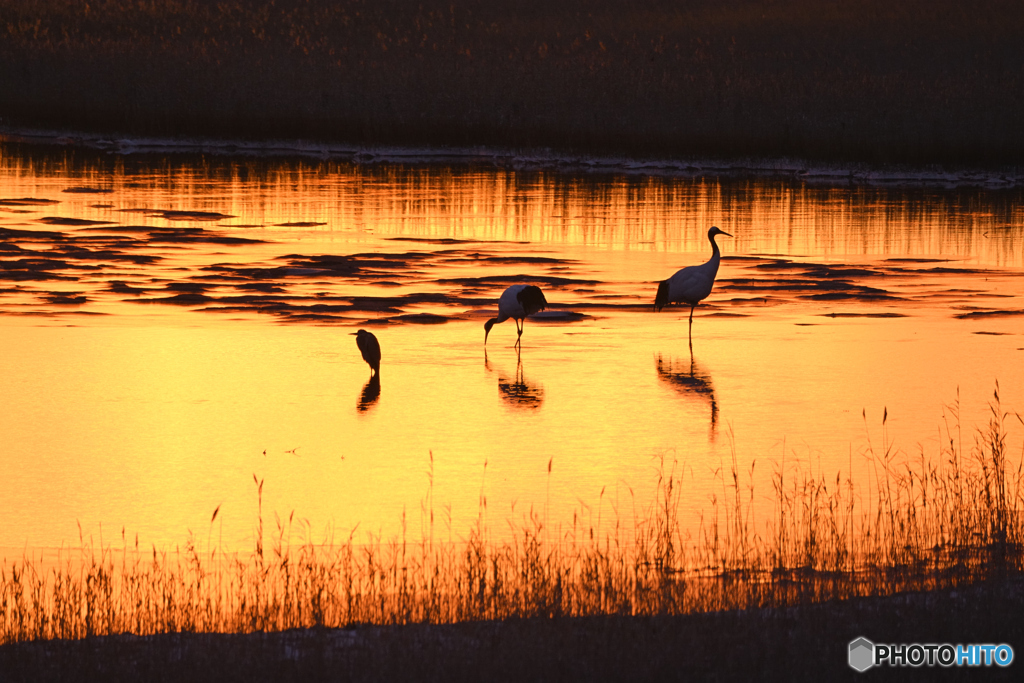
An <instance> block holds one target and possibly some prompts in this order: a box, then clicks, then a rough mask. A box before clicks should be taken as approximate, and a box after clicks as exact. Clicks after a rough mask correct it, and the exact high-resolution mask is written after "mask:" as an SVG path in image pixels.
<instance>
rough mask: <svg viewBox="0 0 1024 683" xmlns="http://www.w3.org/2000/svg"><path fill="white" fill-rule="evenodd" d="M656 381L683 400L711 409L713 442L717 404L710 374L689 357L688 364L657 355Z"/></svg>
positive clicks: (715, 430) (715, 432)
mask: <svg viewBox="0 0 1024 683" xmlns="http://www.w3.org/2000/svg"><path fill="white" fill-rule="evenodd" d="M655 369H656V370H657V372H658V379H660V380H661V381H663V382H665V383H666V384H668V385H669V386H671V387H672V388H673V389H675V390H676V392H677V393H678V394H679V395H680V396H682V397H683V398H686V399H690V400H692V401H694V402H700V403H706V404H708V406H709V407H710V409H711V440H712V441H714V440H715V436H716V434H717V431H718V402H717V401H716V400H715V387H714V384H712V382H711V374H710V373H709V372H708V371H707V368H705V367H703V366H701V365H700V364H698V363H697V361H696V360H695V359H694V358H693V356H690V362H689V363H686V362H685V361H675V360H673V359H671V358H669V359H668V360H665V359H663V358H662V357H661V354H660V353H659V354H658V357H657V359H656V360H655Z"/></svg>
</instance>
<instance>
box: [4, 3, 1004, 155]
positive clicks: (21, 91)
mask: <svg viewBox="0 0 1024 683" xmlns="http://www.w3.org/2000/svg"><path fill="white" fill-rule="evenodd" d="M1022 33H1024V10H1022V9H1021V6H1020V5H1019V3H1014V2H986V3H982V4H980V5H971V6H967V5H964V4H963V3H957V2H953V1H952V0H941V1H940V2H924V1H921V2H917V1H915V2H909V3H908V2H901V3H898V4H897V5H894V4H893V3H887V2H882V1H880V0H858V1H857V2H828V3H824V4H822V3H820V2H812V1H809V0H785V1H784V2H744V1H730V2H725V3H723V2H719V1H714V2H691V3H686V4H685V6H683V5H680V4H679V3H674V2H666V1H662V0H653V1H650V2H642V3H631V4H629V5H628V6H627V5H621V4H617V3H607V2H605V3H593V2H582V1H579V0H569V1H567V2H557V3H545V2H525V3H524V2H520V1H516V2H506V1H501V2H491V1H487V2H483V1H479V0H457V1H456V2H449V1H448V0H444V2H435V1H431V0H428V1H426V2H407V1H405V0H390V1H388V2H368V1H363V0H351V1H349V2H344V3H336V2H326V1H324V0H312V1H302V2H300V1H296V0H284V1H280V0H278V1H270V0H266V1H264V0H249V1H246V0H234V1H232V2H220V3H212V4H211V3H201V2H190V1H187V0H186V1H182V2H171V3H149V2H135V1H134V0H104V1H102V2H92V3H88V4H82V3H72V2H63V1H59V0H45V1H43V2H34V3H31V4H26V3H22V2H16V1H13V0H4V1H3V2H0V117H2V122H3V123H4V124H5V125H7V126H12V125H14V126H28V127H41V126H43V127H45V126H49V127H60V128H65V129H66V128H72V129H87V130H93V131H102V132H105V133H108V134H141V135H158V136H178V135H212V136H221V137H227V138H257V139H267V138H277V139H280V138H289V139H292V138H306V139H319V140H328V141H334V142H341V143H348V144H354V145H381V144H402V145H459V146H473V145H491V146H499V147H513V148H524V147H555V148H559V149H562V150H568V151H575V152H587V153H594V152H597V153H608V154H625V155H628V156H675V157H679V156H693V155H713V156H732V155H741V156H759V155H772V156H777V155H790V156H803V157H814V158H824V159H854V160H865V161H873V162H887V161H908V162H918V163H919V162H936V161H938V162H942V161H946V162H958V161H964V162H984V163H1007V164H1013V163H1016V162H1017V161H1018V160H1019V158H1020V153H1021V151H1022V150H1024V133H1022V132H1021V128H1020V126H1019V121H1018V109H1019V102H1018V101H1017V100H1018V93H1019V92H1021V89H1022V87H1024V71H1022V64H1024V47H1022V46H1021V41H1020V40H1019V37H1020V35H1021V34H1022Z"/></svg>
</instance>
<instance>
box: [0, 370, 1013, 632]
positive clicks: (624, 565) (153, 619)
mask: <svg viewBox="0 0 1024 683" xmlns="http://www.w3.org/2000/svg"><path fill="white" fill-rule="evenodd" d="M950 415H951V417H952V421H951V423H950V424H947V425H945V427H944V435H945V442H944V443H943V445H942V446H941V448H940V449H939V451H938V452H936V453H934V454H933V455H932V456H931V457H926V456H925V454H923V453H922V454H921V455H920V457H916V456H915V457H912V456H908V455H906V454H905V453H902V452H901V451H899V450H898V449H896V448H895V447H894V445H893V444H892V443H891V442H890V441H889V440H888V436H887V431H886V430H887V426H886V422H887V415H884V416H883V420H882V439H881V445H880V447H878V448H877V449H876V447H875V446H874V445H873V444H870V445H869V446H868V449H867V452H866V456H867V457H868V458H869V459H870V463H871V475H870V478H869V481H868V482H866V483H861V482H854V481H853V479H852V476H847V477H846V478H844V477H843V476H842V475H841V474H840V475H837V476H835V478H830V477H826V476H825V475H824V474H823V473H821V474H814V473H811V472H809V471H807V470H805V469H802V468H800V467H798V466H796V465H795V464H793V463H787V462H785V461H783V462H781V463H777V464H776V465H775V467H774V471H773V489H774V490H773V498H774V505H775V507H774V512H773V513H772V515H771V518H770V519H768V520H765V521H764V523H763V524H760V525H759V524H758V523H757V520H755V518H754V515H753V509H752V506H751V501H752V500H753V499H754V491H753V486H752V484H749V483H744V481H743V479H744V477H743V476H742V475H743V474H744V473H742V472H740V468H739V465H738V459H737V457H736V455H735V452H734V453H733V456H732V461H731V466H729V465H726V467H724V468H723V470H722V472H723V476H722V481H721V485H722V491H723V497H722V498H721V499H717V498H716V499H715V500H714V501H713V502H712V506H711V509H710V510H709V511H705V513H704V514H702V515H701V518H700V520H699V525H698V526H697V528H698V531H697V532H696V533H687V532H684V531H683V528H684V525H683V524H682V523H681V520H680V511H681V510H682V509H683V508H682V505H681V502H680V500H681V491H682V486H683V484H684V481H683V477H682V476H681V475H680V474H679V473H678V472H679V471H680V470H681V468H680V467H679V466H678V463H676V462H675V461H672V460H669V459H667V458H662V459H661V460H660V461H659V467H658V469H657V487H656V495H655V497H654V499H653V500H652V502H651V503H650V504H649V505H648V506H647V507H646V509H643V510H641V511H640V514H639V515H638V519H637V521H636V523H635V524H633V525H629V526H628V527H627V525H626V524H625V522H624V521H623V520H621V519H619V520H614V521H613V523H612V524H611V526H610V527H609V526H607V524H608V523H607V522H605V526H602V525H601V522H600V521H599V522H598V524H597V525H596V526H595V525H583V524H582V523H579V521H578V520H579V517H578V518H577V521H575V522H574V523H573V525H572V527H571V528H569V529H557V530H553V529H549V528H548V526H547V525H546V522H545V519H544V516H543V515H542V514H541V513H539V512H536V511H531V513H530V515H529V516H528V517H527V518H526V520H525V521H524V522H523V523H521V524H518V525H514V526H513V528H512V533H511V536H509V535H505V536H503V538H504V539H505V540H501V539H498V538H496V537H494V536H492V534H491V532H490V529H489V528H488V525H487V523H486V502H485V500H484V499H483V498H482V499H481V507H480V512H479V517H478V521H477V522H476V524H475V525H474V526H473V527H472V528H470V529H469V530H468V534H467V535H466V537H465V540H463V541H459V542H452V541H448V542H438V541H436V540H435V536H436V535H438V534H437V533H436V531H437V530H436V529H435V521H434V520H435V510H434V501H433V493H432V490H433V487H432V481H433V480H432V477H433V459H432V458H431V469H430V473H429V478H430V481H431V486H430V488H429V492H428V494H427V497H426V499H425V500H424V502H423V518H422V524H423V531H422V533H421V537H420V538H419V539H418V540H415V541H411V540H409V539H408V538H407V537H406V536H405V534H404V532H403V535H402V536H401V537H398V538H394V539H391V540H389V541H384V540H382V539H380V538H371V539H370V540H369V541H368V542H366V543H357V542H356V541H355V539H354V538H353V537H352V536H350V537H349V538H348V539H346V540H345V541H343V542H337V543H328V544H326V545H314V544H312V543H306V544H302V545H293V544H291V543H290V542H289V539H290V536H291V533H292V520H291V518H289V519H288V521H282V520H280V519H278V520H277V521H276V533H275V534H273V535H272V536H271V539H270V548H269V549H267V547H266V546H265V545H264V536H265V534H264V527H263V511H262V491H263V482H262V481H260V480H255V477H254V480H255V482H256V495H257V501H258V506H259V507H258V509H259V513H258V518H257V527H256V534H255V538H256V541H255V548H254V549H253V551H252V552H251V554H249V555H248V556H244V555H234V554H226V553H224V552H222V551H221V550H219V549H217V548H209V549H206V550H203V549H201V547H200V546H201V543H200V541H199V539H197V538H196V537H195V536H194V535H191V534H190V535H189V537H188V539H187V542H186V543H185V546H184V548H183V549H181V550H179V551H175V552H173V553H169V552H163V551H159V550H157V549H155V548H154V549H153V550H152V552H147V551H145V550H143V549H140V548H139V547H137V544H136V546H135V547H131V546H130V545H129V543H128V542H127V540H123V547H122V548H119V549H115V548H112V547H105V546H101V547H95V546H93V545H91V544H90V543H85V542H84V541H83V550H82V552H81V553H80V554H79V553H78V552H77V551H72V552H69V553H68V554H67V555H66V556H65V557H64V558H63V559H62V560H61V561H59V562H58V564H57V566H55V567H52V568H50V569H44V568H43V566H42V565H41V563H39V562H35V561H33V560H32V559H31V558H29V557H26V558H23V559H21V560H20V561H13V562H12V561H8V560H5V561H4V563H3V566H2V569H0V644H2V643H12V642H20V641H28V640H42V639H55V638H62V639H77V638H83V637H87V636H94V635H103V634H120V633H134V634H154V633H174V632H223V633H248V632H264V631H281V630H285V629H292V628H309V627H317V626H326V627H344V626H348V625H354V624H382V625H387V624H414V623H432V624H442V623H455V622H465V621H477V620H502V619H508V618H517V617H542V618H543V617H565V616H591V615H618V616H641V615H680V614H688V613H695V612H708V611H716V610H726V609H737V608H749V607H777V606H789V605H798V604H806V603H813V602H820V601H824V600H834V599H840V600H842V599H847V598H853V597H856V596H879V595H886V594H891V593H895V592H900V591H909V590H915V591H916V590H938V589H943V588H947V587H957V586H964V585H967V584H970V583H975V582H978V581H983V580H986V579H990V578H1000V577H1005V576H1007V575H1011V574H1016V573H1019V572H1020V570H1021V568H1022V541H1024V538H1022V531H1024V528H1022V525H1021V517H1020V512H1021V506H1022V503H1024V499H1022V496H1024V489H1022V486H1021V484H1022V481H1021V477H1022V460H1021V455H1022V454H1020V453H1019V451H1016V450H1014V452H1012V453H1011V448H1010V439H1009V432H1008V428H1009V425H1010V424H1011V423H1017V424H1019V423H1020V422H1021V418H1020V416H1019V415H1018V414H1016V413H1009V412H1005V411H1004V410H1003V409H1002V408H1001V406H1000V402H999V394H998V388H997V390H996V393H995V397H994V399H993V401H992V403H991V417H990V420H989V423H988V424H987V425H986V427H985V428H983V429H980V430H978V431H977V433H976V434H975V435H974V439H973V443H972V444H971V445H970V446H968V447H966V448H965V447H963V446H962V443H963V441H964V439H965V435H964V434H963V433H962V431H961V428H960V425H959V405H958V403H955V404H953V406H951V407H950ZM751 467H753V465H752V466H751ZM549 472H550V469H549ZM215 518H216V512H214V515H213V519H215ZM212 521H213V520H212V519H211V525H212ZM402 528H403V529H404V528H405V524H404V519H403V526H402ZM448 531H449V534H450V532H451V530H450V529H449V530H448ZM553 532H554V533H553Z"/></svg>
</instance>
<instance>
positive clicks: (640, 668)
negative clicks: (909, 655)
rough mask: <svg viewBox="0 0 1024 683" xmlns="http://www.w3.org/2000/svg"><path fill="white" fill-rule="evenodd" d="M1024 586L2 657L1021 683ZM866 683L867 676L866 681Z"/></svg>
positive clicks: (462, 673) (147, 664)
mask: <svg viewBox="0 0 1024 683" xmlns="http://www.w3.org/2000/svg"><path fill="white" fill-rule="evenodd" d="M1022 608H1024V584H1022V582H1021V580H1020V579H1019V578H1015V579H1003V580H992V581H988V582H984V583H980V584H975V585H973V586H968V587H961V588H959V589H946V590H941V591H933V592H924V593H904V594H898V595H892V596H886V597H873V598H856V599H852V600H848V601H843V602H826V603H820V604H809V605H803V606H799V607H791V608H783V609H751V610H744V611H733V612H717V613H710V614H693V615H686V616H671V617H670V616H664V617H643V616H640V617H620V616H606V617H586V618H575V619H573V618H555V619H543V618H536V619H509V620H505V621H497V622H469V623H461V624H454V625H440V626H439V625H408V626H370V625H358V626H355V627H352V628H347V629H305V630H293V631H286V632H283V633H258V634H249V635H231V634H214V635H210V634H205V635H204V634H168V635H160V636H148V637H137V636H130V635H123V636H109V637H102V638H91V639H84V640H81V641H42V642H33V643H22V644H15V645H5V646H2V647H0V679H2V680H4V681H11V682H12V683H13V682H14V681H38V682H44V681H62V682H65V681H66V682H73V681H92V680H102V681H106V682H109V683H116V682H117V681H136V680H146V681H218V682H220V681H246V682H247V683H258V682H259V681H316V680H337V681H342V680H344V681H390V680H394V681H399V680H401V681H478V680H479V681H482V680H487V681H524V680H531V681H542V680H551V681H597V682H600V681H672V680H678V681H694V680H780V681H782V680H785V681H815V682H817V681H823V680H827V681H836V680H869V679H870V680H878V679H879V678H883V679H885V680H978V679H979V676H983V677H984V679H985V680H1012V679H1015V678H1017V677H1018V676H1019V669H1020V667H1021V666H1024V662H1019V661H1016V657H1020V656H1022V653H1024V621H1022V620H1021V619H1020V614H1021V610H1022ZM861 636H863V637H866V638H867V639H868V640H871V641H872V642H874V643H889V644H910V643H925V644H927V643H937V644H943V643H950V644H953V645H954V646H955V645H957V644H964V645H967V644H985V643H991V644H1002V643H1005V644H1008V645H1010V646H1011V647H1013V649H1014V652H1015V655H1016V657H1015V660H1014V661H1013V663H1012V664H1011V665H1010V666H1008V667H1005V668H1001V667H998V666H989V667H984V666H978V667H968V666H965V667H955V666H954V667H949V668H943V667H939V666H934V667H929V666H926V665H925V666H920V667H903V668H890V667H882V668H873V669H870V670H869V671H867V672H865V673H863V674H860V673H857V672H856V671H854V670H853V669H851V668H850V667H849V666H848V664H847V647H848V644H849V643H850V642H851V641H853V640H855V639H856V638H858V637H861ZM861 677H863V678H861Z"/></svg>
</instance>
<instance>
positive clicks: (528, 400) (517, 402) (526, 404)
mask: <svg viewBox="0 0 1024 683" xmlns="http://www.w3.org/2000/svg"><path fill="white" fill-rule="evenodd" d="M484 368H485V369H486V370H487V371H488V372H493V370H492V368H491V363H490V361H489V360H487V350H486V349H484ZM498 395H499V396H501V400H502V401H504V402H505V403H507V404H508V405H509V406H510V407H511V408H514V409H516V410H537V409H538V408H540V406H541V404H542V403H544V387H543V386H542V385H540V384H536V383H533V382H528V381H527V380H526V376H525V375H524V374H523V359H522V356H520V355H519V354H518V353H517V354H516V372H515V377H513V378H509V377H508V374H507V373H506V372H505V371H504V370H501V369H499V370H498Z"/></svg>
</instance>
